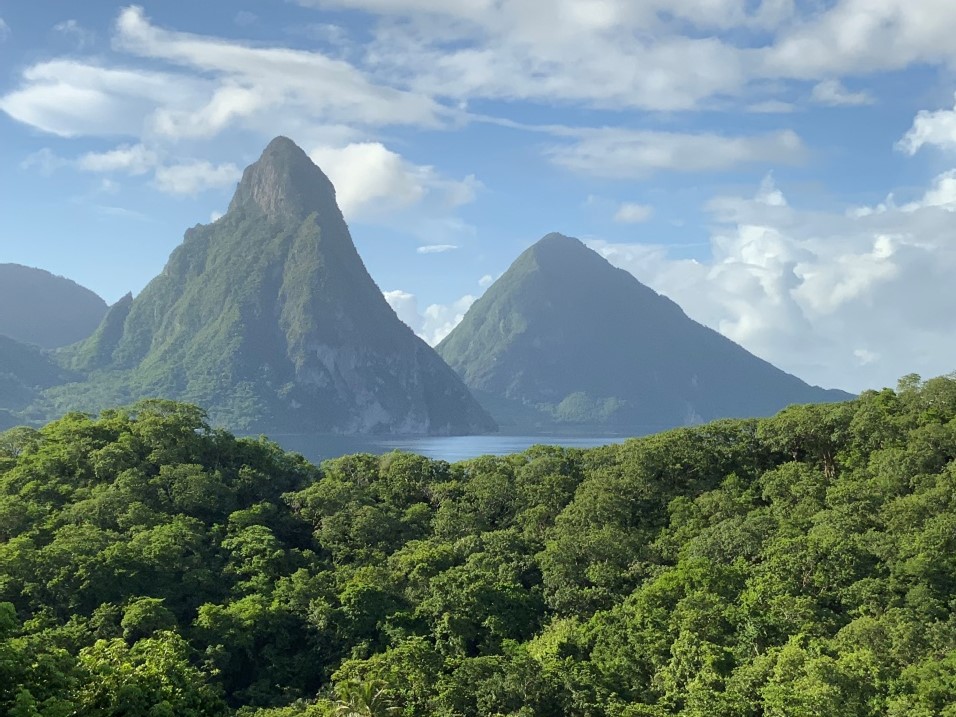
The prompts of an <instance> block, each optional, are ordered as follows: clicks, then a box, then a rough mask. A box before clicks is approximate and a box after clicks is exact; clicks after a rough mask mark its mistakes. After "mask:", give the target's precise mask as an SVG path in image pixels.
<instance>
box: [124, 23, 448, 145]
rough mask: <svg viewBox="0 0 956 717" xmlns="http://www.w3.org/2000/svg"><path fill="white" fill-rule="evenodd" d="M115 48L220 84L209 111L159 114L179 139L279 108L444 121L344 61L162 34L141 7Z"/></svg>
mask: <svg viewBox="0 0 956 717" xmlns="http://www.w3.org/2000/svg"><path fill="white" fill-rule="evenodd" d="M114 46H115V47H116V48H117V49H120V50H123V51H125V52H128V53H130V54H133V55H137V56H140V57H149V58H154V59H158V60H162V61H164V62H169V63H172V64H175V65H179V66H181V67H183V68H186V69H188V70H192V71H196V72H201V73H206V74H210V75H213V76H215V77H216V78H217V79H218V81H219V83H220V86H219V88H218V89H217V91H216V92H215V94H214V95H213V97H212V99H211V100H210V101H209V102H208V103H207V104H205V106H200V107H193V108H190V109H189V110H185V111H177V110H172V111H167V112H161V113H160V114H159V116H158V119H157V123H158V128H159V129H160V131H164V132H166V133H170V134H174V135H178V134H179V133H186V134H187V135H188V136H209V135H212V134H215V133H217V132H218V131H220V130H221V129H223V128H224V127H225V126H227V125H229V124H232V123H235V122H237V121H239V120H249V119H258V120H260V121H262V120H266V119H274V117H275V115H276V114H277V112H279V111H282V112H295V113H297V114H304V115H306V116H309V117H311V118H312V119H313V120H322V121H328V122H333V123H334V122H345V123H358V124H366V125H373V126H377V125H394V124H416V125H434V124H436V123H437V121H438V120H437V115H436V111H437V109H438V106H437V105H436V104H435V102H434V101H433V100H431V99H430V98H428V97H426V96H424V95H421V94H415V93H412V92H407V91H403V90H398V89H394V88H391V87H387V86H384V85H379V84H375V83H374V82H372V81H370V80H369V79H368V78H367V77H366V76H365V75H364V74H363V73H362V72H361V71H359V70H357V69H356V68H355V67H353V66H352V65H350V64H348V63H347V62H344V61H342V60H338V59H334V58H331V57H328V56H326V55H323V54H321V53H318V52H305V51H301V50H292V49H287V48H268V47H257V46H252V45H245V44H242V43H240V42H233V41H227V40H222V39H218V38H210V37H205V36H201V35H193V34H189V33H183V32H173V31H169V30H164V29H162V28H159V27H156V26H155V25H153V24H151V23H150V21H149V19H148V18H147V17H146V16H145V14H144V13H143V10H142V8H139V7H135V6H134V7H129V8H126V9H125V10H123V11H122V12H121V13H120V15H119V19H118V20H117V22H116V36H115V38H114Z"/></svg>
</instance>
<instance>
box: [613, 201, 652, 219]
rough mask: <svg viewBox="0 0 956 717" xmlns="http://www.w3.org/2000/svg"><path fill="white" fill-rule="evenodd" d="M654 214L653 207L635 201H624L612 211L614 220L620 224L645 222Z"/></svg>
mask: <svg viewBox="0 0 956 717" xmlns="http://www.w3.org/2000/svg"><path fill="white" fill-rule="evenodd" d="M652 214H654V207H651V206H649V205H647V204H638V203H637V202H624V203H622V204H621V206H619V207H618V208H617V211H616V212H615V213H614V221H616V222H619V223H621V224H639V223H640V222H646V221H647V220H648V219H650V218H651V215H652Z"/></svg>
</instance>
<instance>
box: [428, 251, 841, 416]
mask: <svg viewBox="0 0 956 717" xmlns="http://www.w3.org/2000/svg"><path fill="white" fill-rule="evenodd" d="M437 349H438V352H439V353H440V354H441V356H442V357H443V358H444V359H445V360H446V361H447V362H448V364H449V365H450V366H451V367H452V368H454V369H455V370H456V371H457V372H458V374H459V375H460V376H461V377H462V378H463V379H464V381H465V383H466V384H468V386H469V387H470V388H471V389H472V390H473V391H474V392H475V394H476V396H478V398H479V400H481V401H482V403H483V405H485V407H486V408H488V410H489V411H490V412H491V413H492V414H493V415H494V416H495V418H496V419H497V420H498V422H499V423H500V424H501V425H502V427H503V428H504V429H507V430H512V431H540V430H561V429H562V428H564V429H571V428H575V427H576V428H579V429H582V430H598V431H607V430H613V431H618V432H623V433H636V434H642V433H648V432H650V431H653V430H660V429H663V428H669V427H673V426H680V425H686V424H692V423H700V422H701V421H708V420H713V419H715V418H725V417H746V416H767V415H770V414H772V413H774V412H776V411H778V410H780V409H781V408H784V407H785V406H787V405H790V404H792V403H813V402H825V401H839V400H845V399H847V398H849V397H850V395H849V394H847V393H844V392H842V391H826V390H823V389H820V388H818V387H815V386H809V385H807V384H806V383H804V382H803V381H801V380H800V379H798V378H796V377H795V376H792V375H790V374H787V373H785V372H783V371H781V370H779V369H777V368H775V367H774V366H772V365H771V364H769V363H767V362H766V361H763V360H761V359H759V358H757V357H756V356H753V355H752V354H750V353H748V352H747V351H746V350H744V349H743V348H741V347H740V346H738V345H737V344H735V343H733V342H732V341H730V340H729V339H727V338H725V337H723V336H721V335H720V334H718V333H717V332H716V331H713V330H711V329H708V328H706V327H704V326H702V325H700V324H698V323H697V322H695V321H693V320H691V319H690V318H688V317H687V316H686V315H685V314H684V312H683V311H682V310H681V309H680V307H679V306H677V304H675V303H674V302H672V301H671V300H670V299H668V298H666V297H664V296H661V295H659V294H657V293H656V292H654V291H653V290H651V289H649V288H648V287H646V286H644V285H643V284H641V283H640V282H639V281H637V279H635V278H634V277H633V276H632V275H631V274H629V273H628V272H626V271H623V270H621V269H617V268H615V267H613V266H611V265H610V264H609V263H608V262H607V261H606V260H605V259H604V258H603V257H601V256H600V255H598V254H597V253H596V252H594V251H592V250H591V249H588V248H587V247H586V246H584V244H582V243H581V242H580V241H578V240H577V239H572V238H570V237H565V236H562V235H560V234H549V235H548V236H546V237H544V238H543V239H541V240H540V241H539V242H537V243H536V244H535V245H533V246H532V247H531V248H529V249H528V250H527V251H525V252H524V253H523V254H522V255H521V256H520V257H518V259H517V260H516V261H515V262H514V263H513V264H512V265H511V267H510V268H509V269H508V271H507V272H505V274H504V275H502V276H501V278H499V279H498V280H497V281H496V282H495V283H494V284H492V285H491V287H489V288H488V290H487V291H486V292H485V294H484V296H482V297H481V299H479V300H478V301H477V302H475V304H474V305H473V306H472V307H471V309H470V310H469V311H468V313H467V314H466V315H465V318H464V320H463V321H462V322H461V323H460V324H459V325H458V326H457V327H456V328H455V329H454V331H452V332H451V333H450V334H449V335H448V336H447V337H446V338H445V340H444V341H442V342H441V344H439V346H438V347H437Z"/></svg>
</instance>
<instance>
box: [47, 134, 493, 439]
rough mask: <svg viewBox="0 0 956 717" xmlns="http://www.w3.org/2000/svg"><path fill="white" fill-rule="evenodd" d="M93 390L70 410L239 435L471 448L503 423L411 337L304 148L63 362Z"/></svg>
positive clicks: (246, 184)
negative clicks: (114, 408) (132, 415)
mask: <svg viewBox="0 0 956 717" xmlns="http://www.w3.org/2000/svg"><path fill="white" fill-rule="evenodd" d="M62 357H63V361H64V362H65V364H66V365H68V366H70V368H72V369H74V370H77V371H82V372H85V373H87V374H89V375H90V380H89V381H85V382H83V383H81V384H79V385H69V386H65V387H62V388H60V389H57V390H56V391H53V392H51V393H50V396H51V401H52V402H53V403H54V404H55V405H56V406H58V407H59V408H60V409H61V410H67V409H72V408H79V409H83V410H95V409H97V408H101V407H104V406H108V405H111V404H116V403H126V402H129V401H134V400H136V399H138V398H144V397H151V396H161V397H164V398H175V399H183V400H188V401H191V402H194V403H197V404H199V405H202V406H203V407H204V408H206V409H208V411H209V413H210V415H211V416H212V418H213V420H214V421H215V422H216V423H217V424H220V425H224V426H228V427H230V428H232V429H235V430H247V431H261V432H268V433H277V432H298V433H309V432H323V433H402V434H441V435H444V434H461V433H485V432H489V431H493V430H494V429H495V424H494V422H493V421H492V420H491V418H490V417H489V416H488V415H487V414H486V413H485V412H484V411H483V410H482V408H481V407H480V406H479V405H478V404H477V402H476V401H475V400H474V398H472V396H471V394H470V393H469V392H468V389H467V388H466V387H465V386H464V384H463V383H462V382H461V380H460V379H459V378H458V377H457V376H456V375H455V373H454V372H453V371H452V370H451V369H449V368H448V366H446V365H445V363H444V362H443V361H442V360H441V359H440V358H439V357H438V355H437V354H436V353H435V352H434V350H432V349H431V348H430V347H429V346H428V345H427V344H425V343H424V342H423V341H422V340H420V339H419V338H418V337H417V336H415V335H414V333H413V332H412V331H411V330H410V329H409V328H408V327H407V326H405V324H403V323H402V322H401V321H400V320H399V319H398V317H397V316H396V315H395V312H394V311H393V310H392V309H391V307H390V306H389V305H388V303H387V302H386V301H385V299H384V297H383V296H382V292H381V291H380V290H379V288H378V287H377V286H376V285H375V283H374V281H373V280H372V278H371V277H370V276H369V274H368V272H367V271H366V269H365V266H364V264H363V263H362V260H361V258H360V257H359V255H358V253H357V252H356V250H355V246H354V244H353V243H352V239H351V236H350V235H349V230H348V227H347V226H346V224H345V220H344V219H343V217H342V213H341V211H340V210H339V208H338V206H337V204H336V201H335V189H334V188H333V186H332V183H331V182H330V181H329V180H328V178H327V177H326V176H325V175H324V174H323V173H322V171H321V170H320V169H319V168H318V167H316V166H315V165H314V164H313V163H312V162H311V160H310V159H309V158H308V156H307V155H306V154H305V152H303V151H302V150H301V149H300V148H299V147H297V146H296V145H295V144H294V143H293V142H292V141H291V140H288V139H286V138H284V137H280V138H277V139H275V140H274V141H273V142H272V143H270V144H269V146H268V147H267V148H266V149H265V151H264V152H263V154H262V156H261V157H260V159H259V160H258V161H257V162H256V163H255V164H253V165H251V166H250V167H248V168H247V169H246V171H245V173H244V175H243V178H242V181H241V182H240V184H239V186H238V187H237V189H236V193H235V196H234V198H233V200H232V203H231V205H230V207H229V211H228V212H227V213H226V215H225V216H223V217H222V218H220V219H219V220H217V221H216V222H214V223H213V224H210V225H201V226H196V227H193V228H192V229H190V230H188V231H187V232H186V235H185V239H184V241H183V243H182V245H180V246H179V247H178V248H177V249H176V250H175V251H174V252H173V254H172V256H170V258H169V262H168V263H167V265H166V267H165V268H164V269H163V271H162V273H161V274H160V275H159V276H157V277H156V278H155V279H154V280H153V281H152V282H150V284H149V285H148V286H147V287H146V288H145V289H144V290H143V292H142V293H141V294H139V295H138V296H136V297H135V298H132V297H126V298H125V299H123V300H122V301H120V302H119V303H118V304H117V305H116V306H114V307H112V308H111V310H110V313H109V314H108V315H107V316H106V317H105V318H104V319H103V322H102V324H101V326H100V327H99V328H98V329H97V330H96V332H95V333H94V334H93V336H91V337H90V338H89V339H88V340H86V341H85V342H83V343H81V344H79V345H77V346H74V347H71V348H70V349H69V350H68V351H66V352H64V353H63V354H62Z"/></svg>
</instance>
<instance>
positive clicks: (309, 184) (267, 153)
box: [229, 137, 341, 219]
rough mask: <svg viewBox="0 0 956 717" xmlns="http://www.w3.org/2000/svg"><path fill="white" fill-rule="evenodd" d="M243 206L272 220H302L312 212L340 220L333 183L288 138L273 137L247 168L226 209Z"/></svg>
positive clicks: (231, 209)
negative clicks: (258, 211) (254, 209)
mask: <svg viewBox="0 0 956 717" xmlns="http://www.w3.org/2000/svg"><path fill="white" fill-rule="evenodd" d="M242 207H257V208H258V209H259V210H261V211H262V212H264V213H265V214H267V215H268V216H269V217H271V218H273V219H275V218H281V217H291V218H296V219H304V218H305V217H307V216H308V215H310V214H312V213H318V214H320V215H326V214H328V213H332V214H333V215H337V216H339V217H341V212H340V211H339V209H338V206H337V205H336V203H335V188H334V187H333V186H332V182H331V181H329V178H328V177H327V176H325V174H324V173H323V172H322V170H321V169H319V168H318V167H317V166H316V165H315V164H314V163H313V162H312V160H311V159H309V155H307V154H306V153H305V152H304V151H303V150H302V148H301V147H299V146H298V145H297V144H296V143H295V142H293V141H292V140H291V139H289V138H288V137H276V138H275V139H274V140H272V141H271V142H270V143H269V145H268V146H267V147H266V148H265V150H264V151H263V152H262V156H261V157H259V159H258V160H257V161H256V162H255V163H254V164H251V165H250V166H248V167H246V171H245V172H243V174H242V180H241V181H240V182H239V186H238V187H237V188H236V193H235V195H233V198H232V203H231V204H230V205H229V210H230V211H233V210H235V209H239V208H242Z"/></svg>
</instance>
